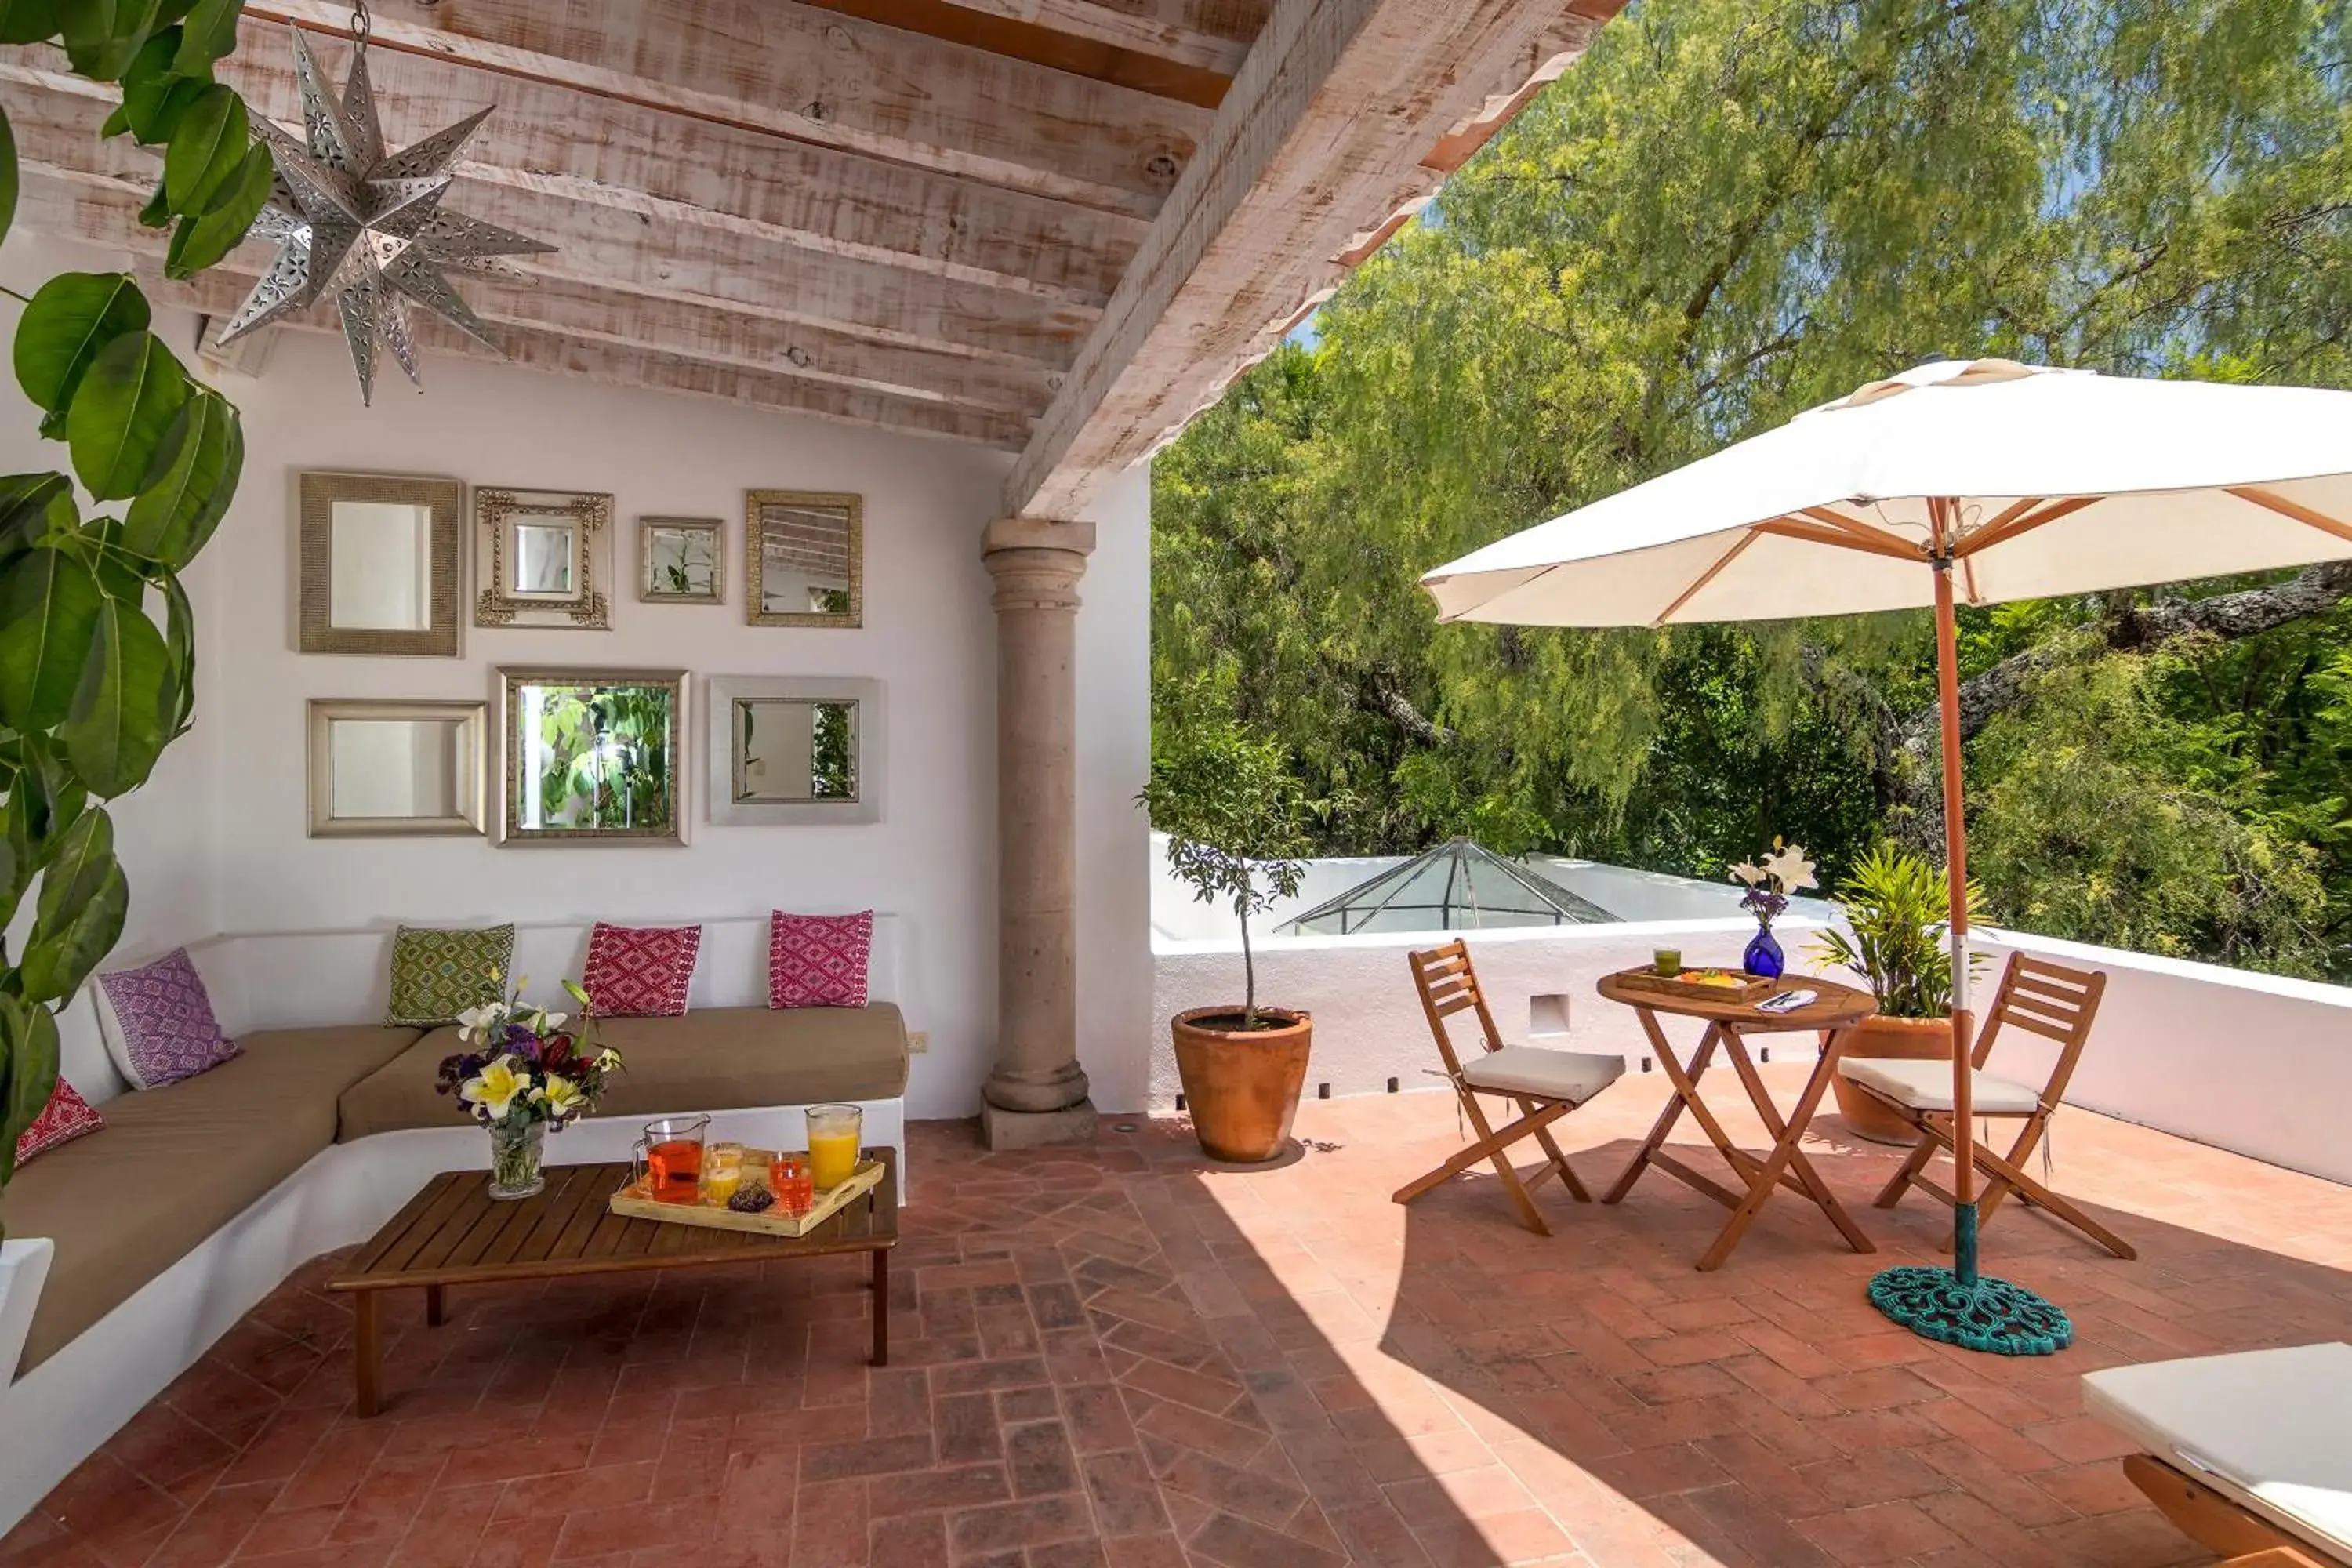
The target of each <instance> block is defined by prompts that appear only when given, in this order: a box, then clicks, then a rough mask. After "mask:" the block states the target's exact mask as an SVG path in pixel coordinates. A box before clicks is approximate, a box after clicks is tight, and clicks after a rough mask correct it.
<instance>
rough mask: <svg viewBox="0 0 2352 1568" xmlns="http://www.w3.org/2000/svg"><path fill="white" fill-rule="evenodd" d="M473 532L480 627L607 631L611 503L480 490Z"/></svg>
mask: <svg viewBox="0 0 2352 1568" xmlns="http://www.w3.org/2000/svg"><path fill="white" fill-rule="evenodd" d="M474 532H475V542H474V553H475V563H476V568H475V569H476V579H475V580H476V582H477V584H478V589H477V591H476V593H475V595H474V624H475V625H476V626H545V627H565V628H571V629H575V630H580V631H605V630H608V629H610V627H611V626H612V608H611V603H610V601H609V600H608V599H607V597H606V595H605V591H604V590H605V587H606V585H607V584H611V583H612V581H613V498H612V497H611V496H608V495H592V494H585V493H581V492H576V491H571V490H518V489H476V490H475V491H474Z"/></svg>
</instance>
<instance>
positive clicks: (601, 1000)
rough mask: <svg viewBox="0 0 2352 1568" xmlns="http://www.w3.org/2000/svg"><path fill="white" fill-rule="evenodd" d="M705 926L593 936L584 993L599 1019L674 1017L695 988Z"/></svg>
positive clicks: (600, 927)
mask: <svg viewBox="0 0 2352 1568" xmlns="http://www.w3.org/2000/svg"><path fill="white" fill-rule="evenodd" d="M701 948H702V928H701V927H700V926H636V927H632V926H610V925H606V924H605V923H604V921H597V922H596V929H595V930H593V931H591V932H589V933H588V968H587V971H586V973H583V975H582V976H581V979H580V988H581V989H582V990H583V991H585V992H587V993H588V1005H590V1006H592V1007H593V1008H594V1009H595V1010H596V1016H598V1017H600V1018H675V1017H677V1016H680V1015H682V1014H683V1013H685V1011H686V993H687V989H688V987H689V986H690V985H692V984H694V957H695V954H696V953H697V952H700V951H701Z"/></svg>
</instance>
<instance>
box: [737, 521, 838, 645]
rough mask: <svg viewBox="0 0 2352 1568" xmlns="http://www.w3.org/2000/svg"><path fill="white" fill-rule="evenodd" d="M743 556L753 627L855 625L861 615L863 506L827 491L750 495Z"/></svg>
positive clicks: (746, 612)
mask: <svg viewBox="0 0 2352 1568" xmlns="http://www.w3.org/2000/svg"><path fill="white" fill-rule="evenodd" d="M744 517H745V525H744V541H745V543H744V556H745V559H746V563H747V568H748V571H749V574H750V579H751V593H750V595H748V596H747V598H746V600H745V604H744V615H745V617H746V618H747V619H748V620H750V622H751V625H753V626H863V625H865V624H866V623H865V611H866V570H865V553H866V502H865V500H864V498H863V497H860V496H854V495H842V494H837V493H835V492H833V491H828V490H752V491H750V492H749V499H748V503H747V505H746V507H745V509H744Z"/></svg>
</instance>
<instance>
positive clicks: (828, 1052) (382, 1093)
mask: <svg viewBox="0 0 2352 1568" xmlns="http://www.w3.org/2000/svg"><path fill="white" fill-rule="evenodd" d="M599 1030H600V1033H601V1036H602V1038H603V1041H604V1044H606V1045H608V1046H611V1047H614V1049H615V1050H618V1051H619V1052H620V1053H621V1059H622V1061H623V1062H624V1064H625V1068H624V1070H623V1071H621V1072H619V1073H617V1074H615V1075H614V1077H612V1078H611V1079H608V1080H606V1083H605V1088H604V1103H603V1104H601V1105H600V1106H598V1107H597V1110H596V1113H597V1114H598V1115H599V1116H611V1117H631V1116H657V1115H660V1114H662V1113H664V1112H666V1111H673V1110H682V1111H692V1110H739V1109H742V1108H745V1107H750V1106H761V1105H813V1104H815V1103H818V1102H820V1101H824V1100H892V1099H896V1098H897V1097H898V1096H899V1095H901V1094H904V1093H905V1092H906V1091H907V1028H906V1023H905V1021H904V1020H903V1019H901V1018H900V1017H899V1016H898V1008H896V1007H894V1006H892V1005H889V1004H887V1003H877V1004H876V1005H873V1006H870V1007H794V1008H782V1009H775V1008H768V1007H708V1008H703V1009H700V1010H698V1011H696V1012H692V1013H688V1014H687V1015H686V1016H684V1017H682V1018H612V1019H608V1020H606V1021H605V1022H604V1024H602V1025H600V1026H599ZM459 1048H460V1047H459V1042H458V1039H457V1030H455V1029H450V1028H442V1029H436V1030H434V1031H433V1032H432V1033H431V1034H429V1035H427V1036H425V1037H424V1038H423V1039H421V1040H419V1041H417V1042H416V1044H415V1045H414V1046H412V1047H409V1048H408V1050H407V1051H405V1052H404V1053H403V1054H402V1055H401V1056H400V1058H398V1059H397V1060H395V1061H393V1062H392V1063H390V1064H389V1065H387V1066H386V1067H384V1068H383V1070H381V1071H379V1072H377V1073H375V1074H373V1075H372V1076H371V1077H369V1078H368V1079H366V1080H365V1081H363V1082H361V1083H357V1084H354V1085H352V1088H351V1089H349V1090H348V1091H347V1092H346V1093H345V1094H344V1095H343V1098H342V1108H341V1130H340V1131H339V1132H338V1134H337V1136H338V1137H340V1138H341V1140H342V1141H343V1142H347V1143H348V1142H351V1141H352V1139H354V1138H365V1137H367V1136H369V1135H370V1134H372V1133H377V1132H394V1131H402V1130H404V1129H407V1128H412V1127H450V1126H456V1125H457V1124H459V1123H461V1122H462V1121H465V1112H464V1111H463V1110H461V1109H460V1108H459V1107H458V1105H457V1100H456V1097H455V1096H452V1095H445V1094H442V1093H440V1092H439V1091H438V1090H437V1089H436V1088H435V1087H434V1079H435V1075H436V1073H437V1072H438V1071H439V1069H440V1066H441V1059H442V1058H444V1057H446V1056H450V1055H452V1054H454V1053H455V1052H457V1050H458V1049H459Z"/></svg>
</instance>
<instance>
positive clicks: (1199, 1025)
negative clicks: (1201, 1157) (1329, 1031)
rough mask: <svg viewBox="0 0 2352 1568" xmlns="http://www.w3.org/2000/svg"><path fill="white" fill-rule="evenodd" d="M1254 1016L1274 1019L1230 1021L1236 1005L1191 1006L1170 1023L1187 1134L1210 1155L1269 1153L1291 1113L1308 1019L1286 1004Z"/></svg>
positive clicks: (1284, 1134) (1278, 1144) (1285, 1134)
mask: <svg viewBox="0 0 2352 1568" xmlns="http://www.w3.org/2000/svg"><path fill="white" fill-rule="evenodd" d="M1257 1016H1258V1018H1259V1020H1260V1022H1261V1023H1264V1022H1265V1021H1267V1020H1274V1021H1276V1026H1275V1027H1273V1028H1257V1029H1248V1030H1244V1029H1242V1028H1240V1027H1238V1026H1239V1025H1240V1023H1241V1018H1242V1010H1241V1009H1240V1008H1239V1007H1195V1008H1193V1009H1192V1011H1191V1012H1189V1013H1180V1014H1178V1015H1177V1016H1176V1017H1175V1018H1174V1020H1173V1021H1172V1022H1171V1031H1172V1032H1173V1033H1174V1035H1175V1037H1176V1071H1177V1074H1178V1076H1180V1077H1181V1078H1182V1079H1183V1080H1184V1104H1185V1107H1186V1108H1187V1109H1188V1110H1191V1111H1192V1136H1193V1137H1195V1138H1197V1139H1199V1140H1200V1142H1201V1147H1202V1150H1203V1151H1204V1152H1206V1153H1207V1154H1208V1155H1209V1157H1210V1158H1211V1159H1213V1160H1231V1161H1233V1162H1234V1163H1240V1164H1255V1163H1258V1162H1260V1161H1264V1160H1271V1159H1273V1158H1274V1157H1275V1156H1276V1154H1278V1153H1280V1152H1282V1146H1283V1144H1284V1143H1285V1142H1287V1141H1288V1139H1289V1137H1290V1120H1291V1118H1292V1117H1294V1116H1296V1115H1297V1113H1298V1091H1299V1089H1301V1088H1303V1087H1304V1086H1305V1084H1306V1082H1307V1047H1308V1046H1309V1045H1310V1044H1311V1043H1312V1042H1313V1040H1314V1038H1315V1022H1314V1020H1313V1019H1312V1018H1310V1017H1308V1016H1307V1015H1306V1014H1304V1013H1294V1012H1292V1011H1290V1010H1289V1009H1288V1008H1286V1007H1260V1008H1259V1009H1258V1010H1257ZM1220 1025H1232V1026H1234V1027H1218V1026H1220Z"/></svg>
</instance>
